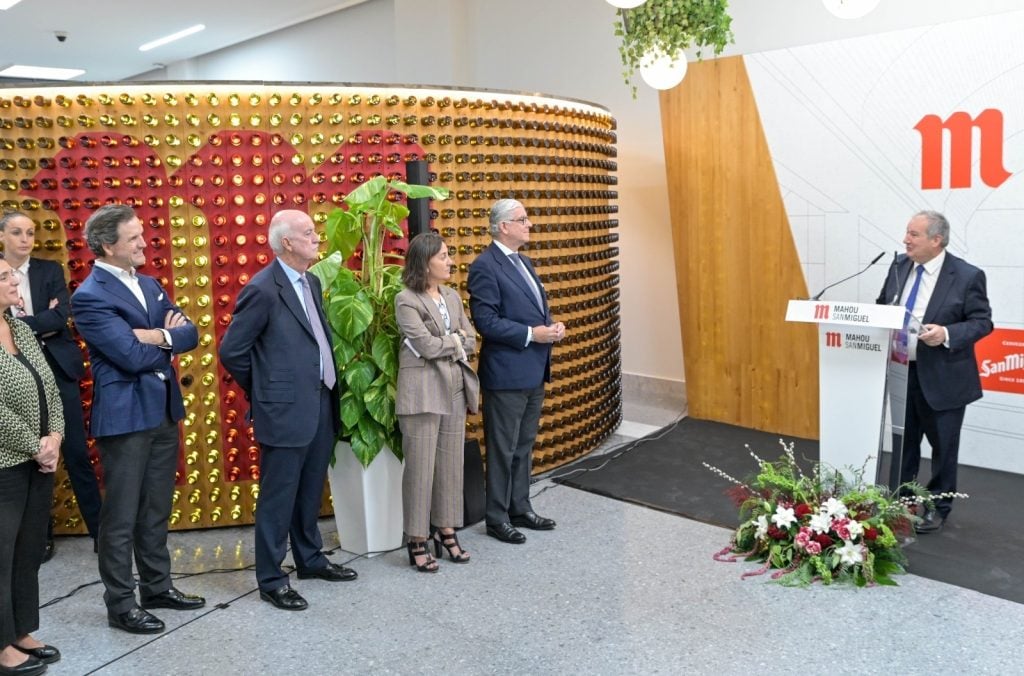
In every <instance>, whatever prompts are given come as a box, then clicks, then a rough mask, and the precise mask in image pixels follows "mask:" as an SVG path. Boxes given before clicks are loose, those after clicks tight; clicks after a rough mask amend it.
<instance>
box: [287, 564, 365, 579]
mask: <svg viewBox="0 0 1024 676" xmlns="http://www.w3.org/2000/svg"><path fill="white" fill-rule="evenodd" d="M297 573H298V576H299V579H300V580H308V579H309V578H311V577H316V578H319V579H321V580H327V581H328V582H347V581H349V580H354V579H356V578H357V577H359V573H357V572H356V571H354V570H352V569H351V568H346V567H345V566H339V565H338V564H336V563H328V564H327V565H326V566H324V567H323V568H312V569H308V568H307V569H304V570H299V571H297Z"/></svg>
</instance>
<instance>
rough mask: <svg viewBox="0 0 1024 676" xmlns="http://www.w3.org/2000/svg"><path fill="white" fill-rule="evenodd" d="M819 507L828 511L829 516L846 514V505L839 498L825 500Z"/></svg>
mask: <svg viewBox="0 0 1024 676" xmlns="http://www.w3.org/2000/svg"><path fill="white" fill-rule="evenodd" d="M821 508H822V509H823V510H825V511H826V512H828V515H829V516H846V505H844V504H843V503H842V501H841V500H836V499H835V498H829V499H828V500H826V501H825V504H823V505H822V506H821Z"/></svg>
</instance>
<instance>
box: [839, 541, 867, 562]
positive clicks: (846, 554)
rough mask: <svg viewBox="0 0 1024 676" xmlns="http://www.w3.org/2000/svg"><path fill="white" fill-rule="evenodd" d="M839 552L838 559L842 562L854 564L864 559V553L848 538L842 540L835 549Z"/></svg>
mask: <svg viewBox="0 0 1024 676" xmlns="http://www.w3.org/2000/svg"><path fill="white" fill-rule="evenodd" d="M836 552H837V553H838V554H839V560H840V561H842V562H843V563H848V564H854V563H860V562H861V561H863V560H864V553H863V552H862V551H861V548H860V546H859V545H855V544H853V543H852V542H850V541H849V540H843V546H842V547H840V548H839V549H837V550H836Z"/></svg>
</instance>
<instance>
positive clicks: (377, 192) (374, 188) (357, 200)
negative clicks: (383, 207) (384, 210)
mask: <svg viewBox="0 0 1024 676" xmlns="http://www.w3.org/2000/svg"><path fill="white" fill-rule="evenodd" d="M388 190H389V188H388V180H387V179H386V178H384V177H383V176H374V177H373V178H371V179H370V180H369V181H367V182H365V183H363V184H361V185H360V186H359V187H358V188H356V189H355V190H353V191H352V192H350V193H349V194H348V195H346V196H345V204H347V205H348V206H349V213H353V214H363V213H365V212H367V211H372V210H376V209H377V208H378V205H379V204H380V201H381V200H382V199H385V198H386V197H387V193H388ZM360 227H362V226H360Z"/></svg>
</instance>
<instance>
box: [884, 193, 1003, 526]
mask: <svg viewBox="0 0 1024 676" xmlns="http://www.w3.org/2000/svg"><path fill="white" fill-rule="evenodd" d="M903 244H904V246H905V247H906V255H904V256H900V257H899V258H898V259H897V260H896V261H895V262H894V263H893V266H892V267H891V268H890V270H889V274H888V275H887V276H886V279H885V284H884V285H883V286H882V291H881V294H880V295H879V296H878V300H877V302H878V303H880V304H897V303H898V304H900V305H904V306H906V307H907V310H908V312H910V313H911V314H912V315H913V316H914V317H915V319H917V320H918V321H920V322H921V324H922V326H921V330H920V333H918V334H916V335H914V334H913V333H911V334H910V335H909V336H908V341H907V351H908V357H909V369H908V379H907V410H906V419H905V422H904V431H903V458H902V464H901V468H900V481H901V483H905V482H908V481H916V480H917V472H918V467H919V465H920V462H921V439H922V437H927V439H928V443H929V444H930V445H931V447H932V462H931V465H932V476H931V478H930V479H929V481H928V483H927V485H926V488H927V489H928V490H929V491H931V492H932V493H952V492H955V491H956V474H957V461H958V460H957V459H958V454H959V451H960V428H961V426H962V425H963V421H964V413H965V411H966V408H967V404H969V403H971V402H972V401H976V400H978V399H981V378H980V377H979V376H978V364H977V358H976V357H975V354H974V344H975V343H976V342H978V341H979V340H981V339H982V338H984V337H985V336H987V335H988V334H989V333H991V332H992V308H991V307H990V306H989V302H988V294H987V292H986V288H985V273H984V272H982V271H981V270H979V269H978V268H976V267H974V266H973V265H971V264H969V263H967V262H966V261H963V260H961V259H960V258H957V257H956V256H954V255H953V254H951V253H949V252H947V251H946V247H947V246H948V244H949V222H948V221H947V220H946V217H945V216H943V215H942V214H940V213H938V212H936V211H921V212H919V213H917V214H915V215H914V217H913V218H911V219H910V223H908V224H907V232H906V236H904V238H903ZM952 503H953V499H952V498H941V499H939V500H937V501H936V503H935V508H934V509H930V510H927V511H926V512H925V515H924V520H923V522H922V523H921V524H919V525H918V526H917V531H918V532H919V533H932V532H935V531H938V530H939V529H941V528H942V526H943V524H944V523H945V521H946V517H948V516H949V512H950V510H951V509H952Z"/></svg>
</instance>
